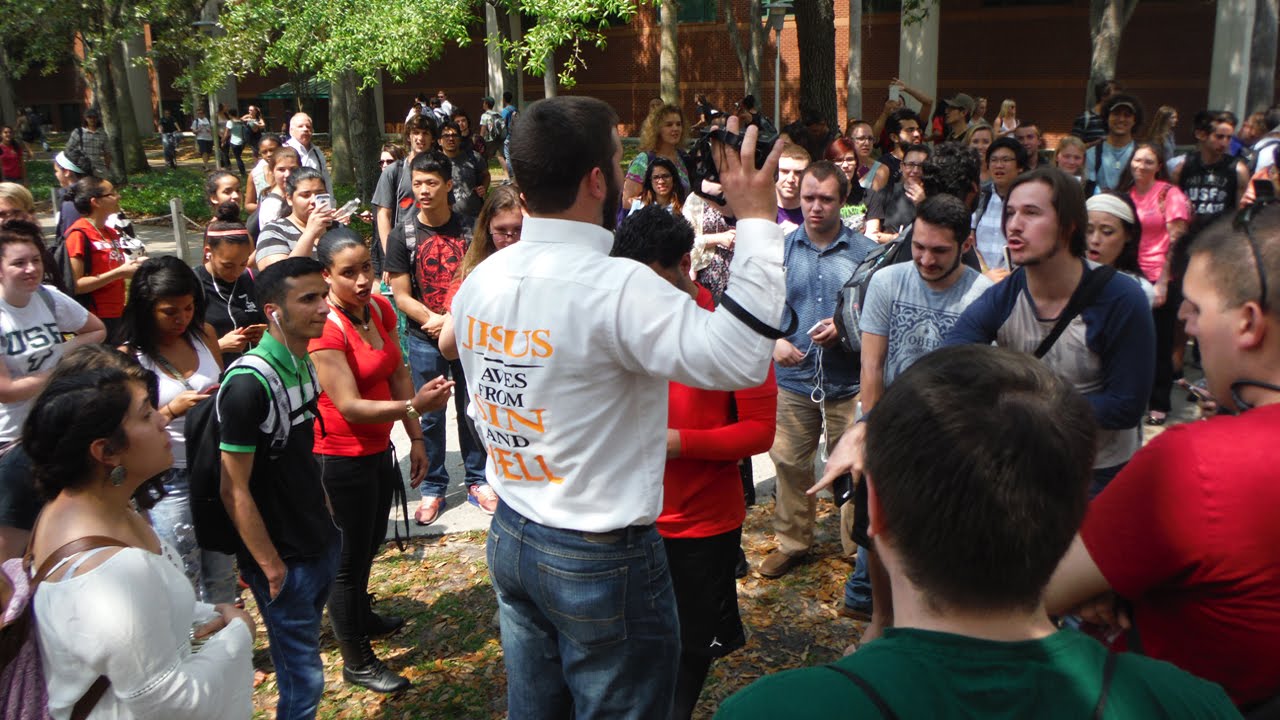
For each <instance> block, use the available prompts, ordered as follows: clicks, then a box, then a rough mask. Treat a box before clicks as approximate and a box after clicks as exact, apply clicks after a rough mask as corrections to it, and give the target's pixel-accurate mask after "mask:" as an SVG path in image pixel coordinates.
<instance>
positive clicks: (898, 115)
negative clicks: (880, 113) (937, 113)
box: [884, 107, 924, 135]
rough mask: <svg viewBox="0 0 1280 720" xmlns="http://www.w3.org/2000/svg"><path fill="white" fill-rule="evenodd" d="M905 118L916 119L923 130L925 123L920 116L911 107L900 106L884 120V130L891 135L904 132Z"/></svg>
mask: <svg viewBox="0 0 1280 720" xmlns="http://www.w3.org/2000/svg"><path fill="white" fill-rule="evenodd" d="M903 120H915V121H916V124H917V125H920V126H921V129H922V130H923V126H924V123H922V122H920V116H919V115H917V114H916V111H915V110H912V109H911V108H905V107H904V108H898V109H897V110H894V111H893V112H891V113H889V117H888V118H887V119H886V120H885V121H884V130H885V132H887V133H889V134H890V135H896V134H898V133H900V132H902V121H903Z"/></svg>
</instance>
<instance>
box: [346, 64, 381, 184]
mask: <svg viewBox="0 0 1280 720" xmlns="http://www.w3.org/2000/svg"><path fill="white" fill-rule="evenodd" d="M360 83H361V80H360V78H359V76H358V75H356V74H355V73H354V72H347V73H344V77H343V85H344V86H345V89H346V93H347V108H348V110H349V113H350V121H349V122H348V123H347V133H348V134H349V135H350V136H351V163H352V165H353V166H354V168H355V184H356V194H357V195H359V196H360V198H361V199H362V200H364V201H365V202H368V201H369V200H371V199H372V198H373V190H374V188H375V187H376V186H377V184H378V176H379V175H380V174H381V172H380V168H379V167H378V157H379V156H380V155H381V154H382V138H383V129H382V126H381V125H379V124H378V98H377V92H378V87H377V86H376V85H371V86H369V87H367V88H364V89H360Z"/></svg>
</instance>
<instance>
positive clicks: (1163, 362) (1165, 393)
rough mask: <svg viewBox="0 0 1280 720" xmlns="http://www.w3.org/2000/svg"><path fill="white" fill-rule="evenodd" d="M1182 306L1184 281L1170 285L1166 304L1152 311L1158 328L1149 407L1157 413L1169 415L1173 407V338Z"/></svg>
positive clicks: (1177, 281) (1152, 316)
mask: <svg viewBox="0 0 1280 720" xmlns="http://www.w3.org/2000/svg"><path fill="white" fill-rule="evenodd" d="M1181 304H1182V281H1180V280H1175V281H1173V282H1171V283H1169V293H1168V296H1167V297H1166V298H1165V301H1164V304H1163V305H1161V306H1160V307H1158V308H1153V309H1152V310H1151V319H1152V320H1153V321H1154V322H1155V326H1156V373H1155V380H1154V382H1153V383H1152V384H1151V399H1150V401H1149V403H1148V404H1149V406H1150V408H1151V409H1152V410H1155V411H1157V412H1163V413H1167V412H1169V409H1170V407H1172V405H1171V403H1170V401H1169V393H1170V392H1171V391H1172V390H1173V336H1174V335H1175V330H1176V328H1177V327H1178V323H1179V322H1180V321H1179V320H1178V306H1179V305H1181Z"/></svg>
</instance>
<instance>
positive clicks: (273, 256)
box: [256, 167, 358, 270]
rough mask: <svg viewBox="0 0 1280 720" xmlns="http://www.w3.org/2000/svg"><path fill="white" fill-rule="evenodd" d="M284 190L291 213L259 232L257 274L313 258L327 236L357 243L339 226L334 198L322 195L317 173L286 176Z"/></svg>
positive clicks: (305, 170)
mask: <svg viewBox="0 0 1280 720" xmlns="http://www.w3.org/2000/svg"><path fill="white" fill-rule="evenodd" d="M284 190H285V193H286V195H285V199H286V201H287V202H288V205H289V207H291V208H292V209H293V212H292V213H290V214H289V215H288V216H287V217H283V218H280V219H279V220H276V221H275V222H273V223H270V224H268V225H267V226H266V227H265V228H263V229H262V234H261V235H259V236H258V251H257V258H256V260H257V263H258V269H259V270H265V269H267V267H269V266H270V265H271V264H272V263H275V262H278V261H280V260H283V259H285V258H287V257H314V256H315V248H316V246H317V245H318V244H319V243H320V239H321V238H323V237H325V236H327V235H330V234H338V235H348V236H350V237H353V238H357V239H358V237H357V236H356V234H355V233H354V232H352V231H350V230H348V229H347V228H346V227H344V226H343V225H342V224H341V223H340V222H338V217H337V212H336V211H337V209H338V208H336V207H334V204H333V196H332V195H330V194H329V193H327V192H325V186H324V176H323V175H321V174H320V171H319V170H316V169H315V168H309V167H300V168H297V169H295V170H294V171H293V172H291V173H289V179H288V180H286V181H285V185H284Z"/></svg>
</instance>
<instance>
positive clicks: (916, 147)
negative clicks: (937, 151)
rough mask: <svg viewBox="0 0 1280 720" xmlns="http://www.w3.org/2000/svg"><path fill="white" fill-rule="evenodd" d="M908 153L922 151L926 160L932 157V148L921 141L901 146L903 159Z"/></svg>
mask: <svg viewBox="0 0 1280 720" xmlns="http://www.w3.org/2000/svg"><path fill="white" fill-rule="evenodd" d="M909 153H924V159H925V160H928V159H929V158H931V157H933V148H931V147H929V146H928V145H924V144H921V143H912V144H910V145H907V146H906V147H904V148H902V157H903V159H906V157H907V155H908V154H909Z"/></svg>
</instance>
